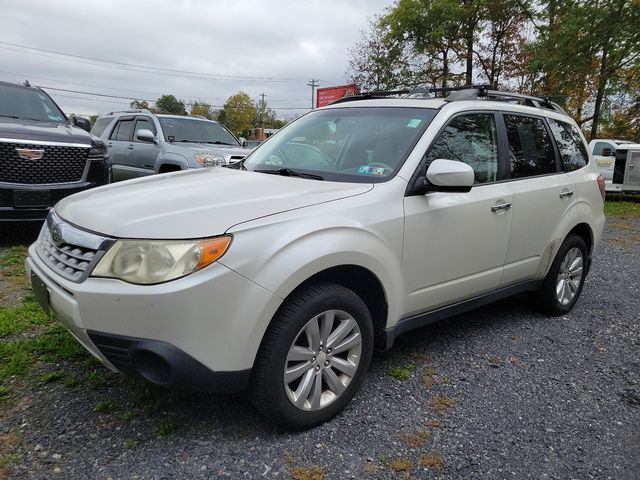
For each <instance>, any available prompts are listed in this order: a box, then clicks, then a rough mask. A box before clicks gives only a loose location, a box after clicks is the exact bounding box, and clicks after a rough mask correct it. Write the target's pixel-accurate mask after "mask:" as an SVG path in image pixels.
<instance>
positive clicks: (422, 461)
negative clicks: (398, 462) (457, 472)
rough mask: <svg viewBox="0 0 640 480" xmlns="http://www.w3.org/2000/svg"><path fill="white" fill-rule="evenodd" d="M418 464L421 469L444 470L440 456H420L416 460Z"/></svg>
mask: <svg viewBox="0 0 640 480" xmlns="http://www.w3.org/2000/svg"><path fill="white" fill-rule="evenodd" d="M418 464H419V465H420V466H421V467H425V468H432V469H434V470H442V469H443V468H444V459H443V458H442V457H441V456H440V455H433V454H428V455H422V456H421V457H420V458H419V459H418Z"/></svg>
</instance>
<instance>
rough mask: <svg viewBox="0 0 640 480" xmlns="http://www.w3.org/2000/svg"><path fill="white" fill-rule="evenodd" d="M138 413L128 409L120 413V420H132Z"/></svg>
mask: <svg viewBox="0 0 640 480" xmlns="http://www.w3.org/2000/svg"><path fill="white" fill-rule="evenodd" d="M136 415H137V413H136V412H134V411H133V410H127V411H125V412H122V414H121V415H120V420H122V421H123V422H130V421H131V419H132V418H133V417H135V416H136Z"/></svg>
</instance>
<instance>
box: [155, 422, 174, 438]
mask: <svg viewBox="0 0 640 480" xmlns="http://www.w3.org/2000/svg"><path fill="white" fill-rule="evenodd" d="M176 430H178V422H177V421H176V419H175V418H164V419H162V420H160V421H159V422H158V425H157V426H156V435H157V436H158V437H166V436H167V435H171V434H172V433H173V432H175V431H176Z"/></svg>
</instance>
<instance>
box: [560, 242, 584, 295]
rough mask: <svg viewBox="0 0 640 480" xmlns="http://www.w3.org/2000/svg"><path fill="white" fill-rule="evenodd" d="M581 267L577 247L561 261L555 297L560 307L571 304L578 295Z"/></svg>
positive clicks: (580, 256)
mask: <svg viewBox="0 0 640 480" xmlns="http://www.w3.org/2000/svg"><path fill="white" fill-rule="evenodd" d="M583 266H584V259H583V257H582V251H581V250H580V249H579V248H577V247H573V248H572V249H570V250H569V251H568V252H567V253H566V255H565V256H564V258H563V259H562V263H561V264H560V272H559V273H558V280H557V282H556V297H557V298H558V301H559V302H560V304H561V305H568V304H569V303H571V301H572V300H573V299H574V297H575V296H576V294H577V293H578V288H580V282H581V281H582V268H583Z"/></svg>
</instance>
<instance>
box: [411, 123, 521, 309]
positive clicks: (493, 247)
mask: <svg viewBox="0 0 640 480" xmlns="http://www.w3.org/2000/svg"><path fill="white" fill-rule="evenodd" d="M501 137H502V135H501V134H500V132H499V131H498V128H497V124H496V115H495V114H494V113H493V112H478V113H465V114H461V115H458V116H455V117H454V118H453V119H452V120H450V122H449V123H448V124H447V126H445V127H444V129H443V130H442V131H441V132H440V133H439V135H438V137H436V139H435V140H434V142H433V144H432V145H431V147H430V148H429V150H428V151H427V153H426V155H425V158H424V160H423V163H422V165H421V171H422V173H420V174H421V175H424V173H423V172H424V171H425V170H426V168H425V167H428V166H429V164H430V163H431V162H432V161H433V160H435V159H438V158H443V159H448V160H457V161H461V162H464V163H468V164H469V165H471V166H472V167H473V169H474V172H475V184H474V186H473V188H472V189H471V191H470V192H468V193H454V192H432V193H427V194H426V195H413V196H408V197H406V198H405V199H404V208H405V228H404V248H403V254H402V268H403V272H404V275H405V285H406V287H407V294H408V295H407V299H406V305H407V311H406V312H405V313H406V314H409V315H411V314H417V313H422V312H425V311H428V310H432V309H434V308H437V307H440V306H444V305H448V304H451V303H454V302H456V301H459V300H463V299H466V298H471V297H473V296H476V295H478V294H481V293H484V292H488V291H491V290H494V289H496V288H497V287H498V286H499V284H500V280H501V278H502V270H503V265H504V260H505V256H506V252H507V246H508V244H509V231H510V229H511V220H512V212H511V208H510V207H511V204H512V202H513V199H512V196H511V194H510V193H509V191H508V188H507V187H506V186H505V184H504V183H502V182H501V173H500V170H499V161H498V159H499V156H498V145H499V143H500V138H501Z"/></svg>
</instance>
